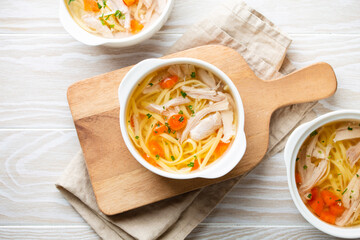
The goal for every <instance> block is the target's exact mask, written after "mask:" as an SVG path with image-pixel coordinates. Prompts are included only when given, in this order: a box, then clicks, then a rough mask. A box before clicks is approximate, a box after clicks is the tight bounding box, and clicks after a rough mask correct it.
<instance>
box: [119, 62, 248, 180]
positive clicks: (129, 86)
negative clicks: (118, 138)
mask: <svg viewBox="0 0 360 240" xmlns="http://www.w3.org/2000/svg"><path fill="white" fill-rule="evenodd" d="M174 64H192V65H194V66H197V67H201V68H203V69H206V70H208V71H210V72H212V73H213V74H215V75H216V76H217V77H219V79H221V80H222V81H224V82H225V83H226V84H227V85H228V86H229V88H230V90H231V93H232V96H233V98H234V101H235V103H236V112H235V113H234V114H236V115H237V121H238V122H237V132H236V136H235V139H234V141H233V143H232V145H231V147H230V149H228V150H227V151H226V152H225V153H224V155H223V156H222V157H220V158H219V159H217V160H216V161H215V162H214V163H212V164H210V165H209V166H207V167H206V168H205V169H203V170H200V171H194V172H191V173H188V174H176V173H170V172H167V171H164V170H161V169H159V168H157V167H154V166H153V165H151V164H149V163H148V162H147V161H146V160H145V159H144V158H143V157H142V156H141V155H140V154H139V152H138V151H137V150H136V149H135V147H134V145H133V143H132V142H131V140H130V138H129V135H128V133H127V130H126V117H125V113H126V107H127V104H128V101H129V97H130V96H131V94H132V93H133V91H134V90H135V88H136V87H137V86H138V83H139V82H140V81H142V80H143V79H144V77H146V76H147V75H148V74H150V73H152V72H154V71H156V70H158V69H160V68H163V67H165V66H170V65H174ZM118 96H119V103H120V129H121V134H122V136H123V139H124V141H125V144H126V146H127V148H128V149H129V151H130V152H131V154H132V155H133V156H134V157H135V159H136V160H137V161H138V162H139V163H140V164H141V165H143V166H144V167H145V168H147V169H148V170H150V171H152V172H153V173H156V174H158V175H160V176H163V177H167V178H173V179H191V178H197V177H201V178H218V177H221V176H223V175H225V174H227V173H228V172H230V171H231V170H232V169H233V168H234V167H235V166H236V165H237V164H238V163H239V161H240V160H241V158H242V157H243V156H244V153H245V149H246V137H245V132H244V107H243V104H242V101H241V98H240V94H239V92H238V91H237V89H236V87H235V85H234V83H233V82H232V81H231V80H230V78H229V77H228V76H227V75H226V74H225V73H224V72H222V71H221V70H220V69H218V68H217V67H215V66H214V65H212V64H210V63H207V62H204V61H201V60H198V59H194V58H172V59H147V60H144V61H142V62H140V63H138V64H136V65H135V66H134V67H133V68H131V69H130V71H129V72H128V73H127V74H126V75H125V77H124V79H123V80H122V82H121V84H120V86H119V90H118Z"/></svg>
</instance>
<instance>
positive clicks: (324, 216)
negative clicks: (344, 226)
mask: <svg viewBox="0 0 360 240" xmlns="http://www.w3.org/2000/svg"><path fill="white" fill-rule="evenodd" d="M320 219H321V220H323V221H324V222H327V223H330V224H335V220H336V216H335V215H334V214H332V213H331V212H329V211H328V210H325V211H323V212H322V213H321V214H320Z"/></svg>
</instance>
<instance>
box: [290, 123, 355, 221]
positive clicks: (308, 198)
mask: <svg viewBox="0 0 360 240" xmlns="http://www.w3.org/2000/svg"><path fill="white" fill-rule="evenodd" d="M359 159H360V123H359V122H358V121H341V122H333V123H329V124H327V125H325V126H323V127H321V128H319V129H317V130H315V131H313V132H312V133H311V134H310V136H309V137H308V138H307V139H306V141H305V142H304V143H303V145H302V146H301V148H300V151H299V154H298V156H297V159H296V161H297V163H296V173H295V176H296V183H297V186H298V190H299V194H300V196H301V198H302V199H303V201H304V203H305V204H306V205H307V207H308V208H309V209H310V210H311V211H312V212H313V213H314V214H315V215H316V216H318V217H319V218H320V219H322V220H323V221H325V222H327V223H330V224H333V225H337V226H353V225H358V224H359V223H360V218H359V214H360V163H359Z"/></svg>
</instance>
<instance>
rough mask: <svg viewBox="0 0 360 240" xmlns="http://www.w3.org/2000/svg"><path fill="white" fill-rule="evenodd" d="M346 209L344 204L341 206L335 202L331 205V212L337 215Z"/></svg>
mask: <svg viewBox="0 0 360 240" xmlns="http://www.w3.org/2000/svg"><path fill="white" fill-rule="evenodd" d="M344 211H345V208H344V207H343V206H340V205H339V204H334V205H331V206H330V212H331V213H332V214H334V215H335V216H337V217H338V216H340V215H341V214H343V212H344Z"/></svg>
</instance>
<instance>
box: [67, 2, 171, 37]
mask: <svg viewBox="0 0 360 240" xmlns="http://www.w3.org/2000/svg"><path fill="white" fill-rule="evenodd" d="M166 1H167V0H65V2H66V4H67V5H68V9H69V12H70V14H71V16H72V17H73V19H74V20H75V21H76V23H77V24H79V26H80V27H82V28H83V29H84V30H86V31H88V32H89V33H92V34H96V35H101V36H103V37H106V38H122V37H128V36H131V35H134V34H137V33H139V32H140V31H142V30H143V28H146V27H147V26H149V25H150V24H151V23H152V22H153V21H154V20H155V19H156V18H158V17H159V16H160V14H161V13H162V12H163V10H164V8H165V5H166Z"/></svg>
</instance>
